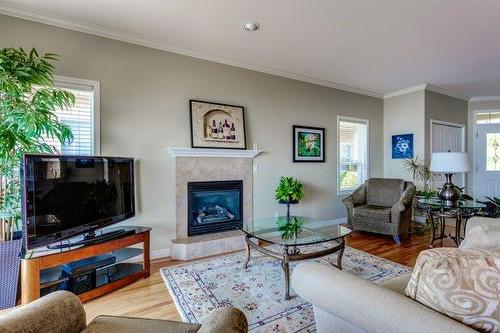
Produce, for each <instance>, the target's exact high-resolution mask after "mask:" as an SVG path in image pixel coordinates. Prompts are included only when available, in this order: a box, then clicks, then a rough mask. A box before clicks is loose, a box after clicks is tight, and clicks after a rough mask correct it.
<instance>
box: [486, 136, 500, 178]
mask: <svg viewBox="0 0 500 333" xmlns="http://www.w3.org/2000/svg"><path fill="white" fill-rule="evenodd" d="M486 145H487V146H486V171H500V133H486Z"/></svg>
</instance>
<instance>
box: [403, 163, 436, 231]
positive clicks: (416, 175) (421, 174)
mask: <svg viewBox="0 0 500 333" xmlns="http://www.w3.org/2000/svg"><path fill="white" fill-rule="evenodd" d="M403 169H404V170H405V171H406V172H408V173H410V174H411V176H412V179H413V183H414V184H415V186H416V187H417V191H416V192H415V196H414V198H413V203H412V211H413V219H414V221H415V222H417V224H416V225H415V232H416V233H417V234H423V233H424V232H425V231H426V230H428V229H429V226H428V225H426V212H425V211H422V210H421V209H420V208H419V207H418V206H417V204H416V202H417V200H418V199H429V198H432V197H435V196H436V195H437V193H436V192H435V191H432V190H431V188H430V187H431V186H430V185H431V175H432V174H431V171H430V170H429V166H428V165H427V163H426V162H425V161H424V160H420V159H419V158H418V156H417V157H414V158H408V159H405V160H403Z"/></svg>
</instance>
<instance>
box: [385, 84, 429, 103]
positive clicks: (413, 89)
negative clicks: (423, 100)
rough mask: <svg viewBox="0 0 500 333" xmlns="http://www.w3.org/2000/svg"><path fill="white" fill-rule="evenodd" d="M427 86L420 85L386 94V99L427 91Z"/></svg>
mask: <svg viewBox="0 0 500 333" xmlns="http://www.w3.org/2000/svg"><path fill="white" fill-rule="evenodd" d="M426 86H427V83H424V84H419V85H417V86H412V87H408V88H404V89H400V90H396V91H393V92H390V93H387V94H385V95H384V99H387V98H392V97H397V96H401V95H406V94H410V93H413V92H416V91H421V90H425V87H426Z"/></svg>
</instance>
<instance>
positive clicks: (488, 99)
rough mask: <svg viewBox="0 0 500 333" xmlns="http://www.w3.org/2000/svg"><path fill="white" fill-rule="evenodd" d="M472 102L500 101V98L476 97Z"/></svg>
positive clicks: (472, 98)
mask: <svg viewBox="0 0 500 333" xmlns="http://www.w3.org/2000/svg"><path fill="white" fill-rule="evenodd" d="M469 101H470V102H485V101H500V96H474V97H471V99H470V100H469Z"/></svg>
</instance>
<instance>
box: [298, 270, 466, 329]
mask: <svg viewBox="0 0 500 333" xmlns="http://www.w3.org/2000/svg"><path fill="white" fill-rule="evenodd" d="M292 287H293V289H294V290H295V292H296V293H297V294H299V296H300V297H302V298H303V299H305V300H306V301H308V302H309V303H312V304H313V306H314V307H315V308H318V309H320V310H322V312H326V313H328V314H331V315H332V316H333V317H336V318H338V319H341V320H343V321H344V322H346V323H349V324H350V325H346V327H354V328H358V329H359V330H357V329H349V332H373V333H391V332H405V333H421V332H426V333H434V332H435V333H442V332H455V333H458V332H470V333H473V332H476V331H475V330H473V329H471V328H469V327H467V326H464V325H462V324H460V323H458V322H457V321H455V320H453V319H450V318H448V317H446V316H443V315H442V314H440V313H438V312H436V311H434V310H432V309H429V308H427V307H425V306H424V305H422V304H420V303H417V302H415V301H413V300H411V299H409V298H407V297H405V296H403V295H401V294H398V293H397V292H395V291H393V290H389V289H386V288H384V287H381V286H378V285H376V284H374V283H371V282H368V281H366V280H363V279H361V278H358V277H356V276H353V275H352V274H349V273H347V272H343V271H341V270H339V269H337V268H334V267H332V266H327V265H324V264H318V263H309V262H307V263H301V264H299V265H297V267H295V269H294V271H293V274H292ZM323 315H324V314H323ZM331 329H332V331H333V330H334V328H333V327H332V328H331ZM318 332H319V333H323V332H320V331H318Z"/></svg>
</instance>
